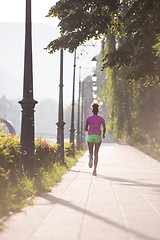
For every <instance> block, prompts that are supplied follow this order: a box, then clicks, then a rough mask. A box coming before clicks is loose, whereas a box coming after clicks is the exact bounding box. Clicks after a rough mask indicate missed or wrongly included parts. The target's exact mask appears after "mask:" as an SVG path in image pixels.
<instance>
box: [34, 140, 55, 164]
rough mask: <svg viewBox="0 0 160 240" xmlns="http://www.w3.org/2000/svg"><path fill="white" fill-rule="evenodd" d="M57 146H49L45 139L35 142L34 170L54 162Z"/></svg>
mask: <svg viewBox="0 0 160 240" xmlns="http://www.w3.org/2000/svg"><path fill="white" fill-rule="evenodd" d="M57 147H58V146H57V144H50V143H49V142H48V141H46V139H42V138H38V139H36V141H35V161H36V163H35V165H36V169H39V168H40V167H43V166H44V165H46V163H50V162H55V161H56V157H57Z"/></svg>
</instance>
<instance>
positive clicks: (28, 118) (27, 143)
mask: <svg viewBox="0 0 160 240" xmlns="http://www.w3.org/2000/svg"><path fill="white" fill-rule="evenodd" d="M19 103H20V104H21V106H22V122H21V155H20V160H19V170H20V173H22V165H23V168H24V171H25V172H26V173H27V174H28V175H29V176H31V177H32V176H33V175H34V165H35V159H34V152H35V145H34V107H35V104H37V103H38V102H37V101H35V100H34V99H33V72H32V23H31V0H26V29H25V59H24V84H23V99H22V100H21V101H19Z"/></svg>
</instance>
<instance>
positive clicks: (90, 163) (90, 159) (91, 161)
mask: <svg viewBox="0 0 160 240" xmlns="http://www.w3.org/2000/svg"><path fill="white" fill-rule="evenodd" d="M92 166H93V157H92V156H91V155H89V167H90V168H92Z"/></svg>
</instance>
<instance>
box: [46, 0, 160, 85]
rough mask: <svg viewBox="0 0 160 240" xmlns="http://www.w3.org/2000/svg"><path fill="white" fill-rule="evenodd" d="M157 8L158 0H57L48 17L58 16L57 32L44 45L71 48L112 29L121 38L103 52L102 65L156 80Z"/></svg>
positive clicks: (159, 17) (159, 77)
mask: <svg viewBox="0 0 160 240" xmlns="http://www.w3.org/2000/svg"><path fill="white" fill-rule="evenodd" d="M159 12H160V1H159V0H154V1H153V0H144V1H142V0H123V1H120V0H112V1H106V0H87V1H81V0H76V1H72V0H68V1H60V0H59V1H57V3H56V4H55V5H54V6H53V7H52V8H51V9H50V10H49V13H48V17H57V18H59V20H60V23H59V27H60V32H61V36H60V37H59V38H58V39H55V40H53V41H51V42H50V44H49V45H48V46H47V48H46V49H48V50H49V52H50V53H53V52H54V51H56V50H58V49H60V48H63V49H69V51H71V52H73V51H74V49H76V48H77V47H78V46H79V45H81V44H82V43H84V42H85V41H87V40H89V39H91V38H95V39H98V38H101V37H102V36H108V34H110V33H114V34H115V35H116V38H117V41H119V40H120V39H121V38H123V39H124V37H125V41H123V44H121V45H119V46H118V47H117V48H116V49H115V50H114V51H112V52H110V53H106V54H105V55H104V58H103V68H106V67H109V68H114V67H117V68H118V69H119V68H123V67H125V66H129V67H131V69H130V71H129V72H128V75H127V78H128V79H132V80H138V79H141V80H143V81H145V82H146V83H147V84H152V85H153V84H159V82H160V68H159V65H160V58H159V54H158V52H157V49H156V48H155V46H157V44H159V38H157V36H158V35H159V29H160V14H159Z"/></svg>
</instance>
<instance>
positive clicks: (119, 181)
mask: <svg viewBox="0 0 160 240" xmlns="http://www.w3.org/2000/svg"><path fill="white" fill-rule="evenodd" d="M71 171H72V172H79V173H86V174H89V175H91V174H92V173H90V172H85V171H81V170H79V171H76V170H71ZM96 177H98V178H103V179H106V180H110V181H113V182H117V184H120V185H130V186H137V187H152V188H158V190H160V184H152V183H144V182H140V181H138V180H131V179H124V178H117V177H107V176H105V175H101V174H97V176H96Z"/></svg>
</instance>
